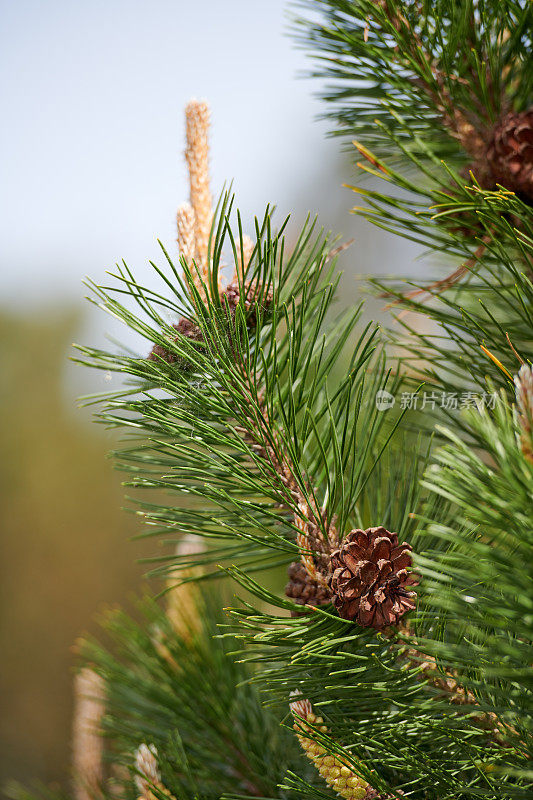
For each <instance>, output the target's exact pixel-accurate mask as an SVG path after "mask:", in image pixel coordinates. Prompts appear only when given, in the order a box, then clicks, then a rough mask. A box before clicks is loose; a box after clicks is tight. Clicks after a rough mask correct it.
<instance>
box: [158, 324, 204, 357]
mask: <svg viewBox="0 0 533 800" xmlns="http://www.w3.org/2000/svg"><path fill="white" fill-rule="evenodd" d="M172 327H173V328H174V330H175V331H177V333H179V334H180V335H181V336H186V337H187V339H192V341H193V342H201V341H202V332H201V330H200V328H199V326H198V325H197V324H196V323H195V322H192V320H190V319H187V317H182V318H181V319H180V321H179V322H178V323H176V324H175V325H173V326H172ZM177 339H178V337H176V338H175V339H174V341H177ZM160 359H163V361H166V362H167V364H174V363H175V362H176V361H178V360H179V357H178V356H177V355H176V353H174V352H172V350H168V349H167V348H166V347H164V346H163V345H161V344H155V345H154V346H153V347H152V349H151V351H150V354H149V356H148V360H149V361H159V360H160Z"/></svg>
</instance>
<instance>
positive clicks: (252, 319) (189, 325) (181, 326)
mask: <svg viewBox="0 0 533 800" xmlns="http://www.w3.org/2000/svg"><path fill="white" fill-rule="evenodd" d="M246 289H247V291H246V296H245V298H244V311H245V313H246V323H247V326H248V328H249V329H253V328H255V326H256V325H257V314H256V308H255V302H254V301H255V298H256V296H257V293H253V292H252V290H251V289H249V287H246ZM239 299H240V293H239V285H238V284H237V283H230V284H229V285H228V286H227V287H226V288H225V289H224V290H223V291H222V292H220V301H221V303H222V308H223V310H224V311H226V309H227V310H228V311H229V314H230V316H231V317H232V318H233V317H234V316H235V311H236V308H237V306H238V304H239ZM271 302H272V293H271V292H268V293H267V294H265V295H264V296H263V299H262V305H263V308H264V309H266V308H268V306H269V305H270V303H271ZM172 327H173V328H174V330H175V331H176V332H177V333H179V334H181V335H182V336H186V337H187V338H188V339H191V340H192V341H193V342H201V341H202V331H201V329H200V327H199V325H197V324H196V323H195V322H193V321H192V320H190V319H187V317H182V318H181V319H180V321H179V322H178V323H177V324H175V325H173V326H172ZM177 339H178V337H176V338H175V339H174V341H177ZM148 359H149V361H157V360H158V359H163V361H166V362H167V363H168V364H174V363H175V362H176V361H178V356H177V355H176V354H175V353H173V352H172V350H169V349H168V348H166V347H164V345H160V344H156V345H154V346H153V347H152V349H151V351H150V354H149V356H148Z"/></svg>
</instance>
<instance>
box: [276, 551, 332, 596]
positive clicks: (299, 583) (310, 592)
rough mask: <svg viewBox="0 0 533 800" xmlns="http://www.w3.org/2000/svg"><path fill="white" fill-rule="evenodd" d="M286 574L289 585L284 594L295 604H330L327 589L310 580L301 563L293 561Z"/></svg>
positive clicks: (312, 579)
mask: <svg viewBox="0 0 533 800" xmlns="http://www.w3.org/2000/svg"><path fill="white" fill-rule="evenodd" d="M288 573H289V583H288V584H287V586H286V587H285V594H286V595H287V597H290V598H291V600H294V602H295V603H298V605H301V606H304V605H310V606H323V605H326V604H327V603H330V602H331V595H330V593H329V592H328V589H327V587H326V586H323V585H322V584H320V583H319V582H318V581H317V580H315V579H314V578H312V577H311V576H310V575H309V573H308V572H307V570H306V568H305V567H304V565H303V564H302V562H301V561H293V563H292V564H291V565H290V566H289V569H288Z"/></svg>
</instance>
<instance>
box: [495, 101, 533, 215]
mask: <svg viewBox="0 0 533 800" xmlns="http://www.w3.org/2000/svg"><path fill="white" fill-rule="evenodd" d="M487 163H488V165H489V167H490V169H491V172H492V175H493V177H494V181H495V183H500V184H501V185H502V186H505V188H506V189H510V190H511V191H512V192H515V193H516V194H517V195H519V196H520V197H522V199H524V200H525V201H533V107H532V108H529V109H528V110H527V111H522V112H520V113H515V112H511V113H510V114H507V116H505V117H504V118H503V119H502V120H501V121H500V122H499V124H498V125H497V126H496V127H495V129H494V133H493V139H492V143H491V144H490V145H489V148H488V150H487Z"/></svg>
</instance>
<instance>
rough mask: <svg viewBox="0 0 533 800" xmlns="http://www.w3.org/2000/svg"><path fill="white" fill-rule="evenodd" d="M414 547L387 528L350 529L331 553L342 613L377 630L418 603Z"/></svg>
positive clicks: (335, 597)
mask: <svg viewBox="0 0 533 800" xmlns="http://www.w3.org/2000/svg"><path fill="white" fill-rule="evenodd" d="M410 550H411V547H410V546H409V545H408V544H406V543H405V542H404V543H403V544H398V534H396V533H390V532H389V531H387V530H385V528H383V527H379V528H367V530H366V531H363V530H359V529H357V530H353V531H350V533H349V534H348V535H347V536H346V538H345V539H344V540H343V542H342V544H341V546H340V547H339V549H338V550H335V551H334V552H333V553H332V554H331V575H330V578H329V585H330V589H331V592H332V594H333V603H334V605H335V608H336V609H337V611H338V613H339V616H341V617H342V618H343V619H351V620H354V622H357V623H358V624H359V625H362V626H363V627H372V628H376V630H381V629H382V628H385V627H387V626H388V625H396V624H397V623H398V621H399V620H400V618H401V617H402V616H403V615H404V614H405V613H406V611H410V610H411V609H412V608H414V606H415V600H414V598H415V596H416V595H415V593H414V592H412V591H409V587H410V586H415V585H416V584H417V583H418V577H417V576H416V575H414V574H413V573H409V572H407V568H408V567H410V566H411V563H412V562H411V556H410V552H409V551H410Z"/></svg>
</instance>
